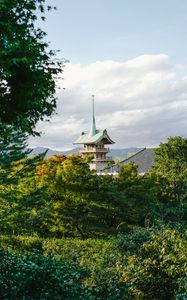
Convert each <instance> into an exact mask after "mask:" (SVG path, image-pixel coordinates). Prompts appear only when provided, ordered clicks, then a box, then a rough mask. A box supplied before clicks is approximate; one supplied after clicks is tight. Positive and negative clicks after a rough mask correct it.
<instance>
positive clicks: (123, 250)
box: [0, 137, 187, 300]
mask: <svg viewBox="0 0 187 300" xmlns="http://www.w3.org/2000/svg"><path fill="white" fill-rule="evenodd" d="M11 145H12V146H11V148H10V150H8V149H9V148H7V152H6V153H7V154H8V151H10V153H11V155H12V156H13V153H14V149H15V154H16V158H17V159H14V161H12V162H11V163H10V162H9V163H8V164H2V165H1V169H0V172H1V177H0V178H1V185H0V218H1V223H0V230H1V237H0V243H1V249H2V250H1V256H2V260H1V261H2V267H1V270H2V271H1V277H0V278H1V279H0V280H1V283H2V290H1V294H2V295H4V297H5V298H6V297H8V299H24V297H26V299H37V295H38V297H39V299H51V297H52V296H51V295H53V298H54V299H64V298H65V299H72V298H73V297H74V299H111V300H112V299H119V300H120V299H186V295H187V290H186V278H187V272H186V270H187V231H186V219H187V218H186V217H187V189H186V182H187V177H186V175H187V173H186V172H187V151H186V150H187V140H185V139H182V138H181V137H174V138H169V139H168V142H167V143H165V144H161V145H160V147H159V148H158V149H157V150H156V162H155V166H154V167H153V169H152V170H151V171H150V172H149V173H148V174H146V175H144V176H142V175H139V174H138V172H137V166H136V165H134V164H133V163H130V164H128V165H124V166H123V167H122V168H121V170H120V173H119V176H117V177H112V176H98V175H96V174H95V173H94V172H93V171H91V170H90V169H89V165H88V163H89V159H90V158H86V159H85V158H84V159H83V158H81V157H80V156H77V155H70V156H64V155H56V156H54V157H52V158H48V159H45V158H44V156H42V155H41V156H36V157H33V158H27V157H26V154H25V157H23V156H24V153H23V149H22V148H23V147H22V146H23V145H25V139H24V138H21V137H20V139H19V141H17V139H15V140H14V141H13V142H12V144H11ZM18 145H19V147H18ZM18 152H20V158H19V159H18V157H19V155H18ZM0 155H1V157H2V159H3V156H4V151H3V147H2V148H1V150H0ZM11 155H10V157H11ZM5 269H7V273H6V274H7V275H6V276H4V273H5V271H4V270H5ZM16 274H18V275H16ZM19 274H22V275H23V276H21V275H19ZM28 274H30V275H29V276H28ZM36 278H39V279H38V280H37V283H36ZM52 278H55V280H54V281H53V279H52ZM47 282H51V284H50V285H49V286H48V284H47ZM62 283H63V284H62ZM43 286H45V288H44V287H43ZM26 287H28V288H27V289H26ZM31 287H34V288H31ZM53 289H54V290H55V293H56V294H55V293H54V294H52V293H53V292H52V291H53ZM72 293H73V294H72ZM62 295H65V296H63V297H64V298H63V297H62ZM72 295H73V296H72ZM55 297H56V298H55ZM68 297H69V298H68Z"/></svg>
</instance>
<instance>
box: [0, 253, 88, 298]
mask: <svg viewBox="0 0 187 300" xmlns="http://www.w3.org/2000/svg"><path fill="white" fill-rule="evenodd" d="M82 276H83V274H81V272H80V271H77V269H76V268H75V267H73V266H72V265H71V264H68V263H59V262H56V261H54V260H53V259H52V258H50V257H44V256H42V255H40V254H36V253H35V254H30V255H19V256H16V255H14V254H11V253H9V252H5V251H4V250H1V251H0V298H1V299H19V300H20V299H66V300H72V299H91V295H90V297H89V292H88V290H86V289H85V288H84V287H83V285H82V283H81V281H82Z"/></svg>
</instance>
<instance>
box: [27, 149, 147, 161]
mask: <svg viewBox="0 0 187 300" xmlns="http://www.w3.org/2000/svg"><path fill="white" fill-rule="evenodd" d="M141 149H143V148H135V147H132V148H123V149H110V152H109V156H112V157H113V159H114V160H115V161H121V160H123V159H125V158H128V157H129V156H131V155H133V154H135V153H136V152H138V151H140V150H141ZM46 150H48V151H47V153H46V157H51V156H53V155H55V154H65V155H69V154H76V153H78V152H79V150H80V148H78V147H76V148H73V149H71V150H64V151H56V150H51V149H48V148H45V147H37V148H34V149H33V150H32V152H31V153H30V156H31V155H33V154H34V155H38V154H41V153H43V152H45V151H46Z"/></svg>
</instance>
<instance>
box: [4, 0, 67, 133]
mask: <svg viewBox="0 0 187 300" xmlns="http://www.w3.org/2000/svg"><path fill="white" fill-rule="evenodd" d="M47 9H48V10H50V9H51V7H49V6H48V7H47ZM45 10H46V8H45V0H11V1H9V0H1V1H0V135H1V136H7V134H8V133H7V125H12V126H14V127H15V128H16V129H18V130H21V131H22V132H25V133H28V134H32V135H33V134H37V133H36V132H35V130H34V128H35V125H36V123H37V122H38V121H39V120H43V119H44V118H45V117H49V116H51V114H52V113H53V112H54V110H55V108H56V98H55V96H54V93H55V88H56V84H55V76H56V75H57V74H58V73H60V72H61V71H62V68H61V63H60V62H57V61H56V60H54V56H55V52H54V51H50V50H48V46H49V45H48V43H46V42H45V40H44V38H45V36H46V33H45V32H44V31H43V30H41V29H40V28H37V27H36V25H35V21H36V20H37V18H38V17H39V13H38V12H39V11H40V12H41V18H42V20H45Z"/></svg>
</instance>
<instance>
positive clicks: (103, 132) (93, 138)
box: [73, 129, 114, 144]
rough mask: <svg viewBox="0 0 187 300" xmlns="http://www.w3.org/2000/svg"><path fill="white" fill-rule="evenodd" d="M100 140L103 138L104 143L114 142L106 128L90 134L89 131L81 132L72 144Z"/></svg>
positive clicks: (91, 142) (92, 142)
mask: <svg viewBox="0 0 187 300" xmlns="http://www.w3.org/2000/svg"><path fill="white" fill-rule="evenodd" d="M102 140H105V144H114V142H113V141H112V140H111V138H110V137H109V135H108V133H107V131H106V129H105V130H96V133H95V134H94V135H91V134H90V131H86V132H82V134H81V136H80V137H79V138H78V139H77V140H76V141H75V142H74V143H73V144H95V143H98V142H100V141H102Z"/></svg>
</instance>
